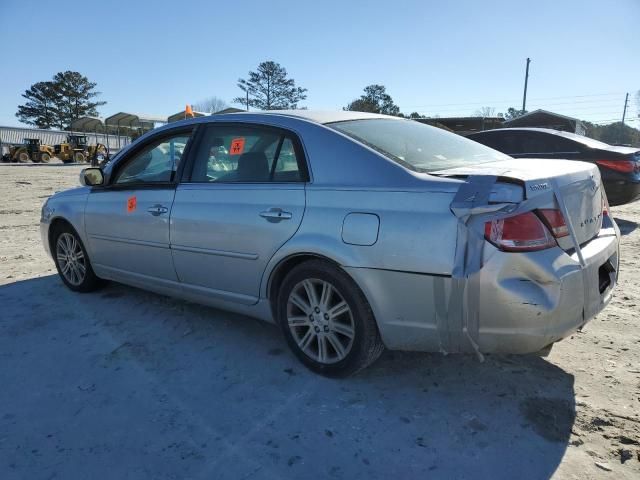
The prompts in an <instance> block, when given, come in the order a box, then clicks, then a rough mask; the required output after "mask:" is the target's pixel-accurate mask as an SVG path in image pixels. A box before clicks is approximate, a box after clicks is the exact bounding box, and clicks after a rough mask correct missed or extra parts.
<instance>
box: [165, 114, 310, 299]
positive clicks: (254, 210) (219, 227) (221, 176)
mask: <svg viewBox="0 0 640 480" xmlns="http://www.w3.org/2000/svg"><path fill="white" fill-rule="evenodd" d="M199 137H200V138H199V140H198V146H197V148H196V149H195V151H194V155H193V163H192V169H191V172H190V173H189V174H188V178H186V181H184V182H183V183H181V184H180V185H179V187H178V189H177V191H176V197H175V202H174V206H173V211H172V213H171V248H172V252H173V260H174V265H175V268H176V272H177V274H178V277H179V279H180V281H181V282H183V284H184V286H185V288H187V289H189V288H191V289H192V290H195V291H198V292H200V293H202V292H206V293H207V294H209V295H212V296H214V297H217V298H221V299H224V300H231V301H235V302H239V303H244V304H252V303H255V302H256V301H257V299H258V296H259V288H260V281H261V278H262V274H263V272H264V270H265V268H266V265H267V262H268V261H269V259H270V258H271V257H272V256H273V255H274V253H275V252H276V251H277V250H278V249H279V248H280V247H281V246H282V245H283V244H284V243H285V242H286V241H287V240H288V239H289V238H291V237H292V236H293V235H294V233H295V232H296V230H297V229H298V226H299V225H300V222H301V220H302V215H303V213H304V208H305V181H306V179H307V169H306V163H305V159H304V156H303V153H302V152H303V151H302V148H301V144H300V142H299V140H298V138H297V136H296V135H295V134H293V133H291V132H287V131H283V130H279V129H274V128H270V127H265V126H260V125H246V124H241V123H235V124H226V125H221V124H212V125H210V126H208V127H207V128H206V130H205V131H204V132H202V134H200V135H199Z"/></svg>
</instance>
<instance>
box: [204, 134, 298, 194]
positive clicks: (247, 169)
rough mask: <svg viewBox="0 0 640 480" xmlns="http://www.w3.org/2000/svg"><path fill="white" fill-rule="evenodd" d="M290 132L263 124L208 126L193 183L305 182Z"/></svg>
mask: <svg viewBox="0 0 640 480" xmlns="http://www.w3.org/2000/svg"><path fill="white" fill-rule="evenodd" d="M300 160H301V159H300V158H299V156H298V155H297V154H296V149H295V147H294V142H293V140H292V138H291V136H290V135H288V134H286V133H283V132H280V131H278V130H273V129H269V128H263V127H253V126H243V125H238V126H226V125H223V126H219V125H210V126H209V127H207V130H206V131H205V134H204V135H203V138H202V141H201V142H200V145H199V147H198V150H197V152H196V155H195V160H194V162H195V163H194V167H193V173H192V175H191V181H192V182H218V183H263V182H300V181H303V177H302V175H301V170H300V168H299V162H300Z"/></svg>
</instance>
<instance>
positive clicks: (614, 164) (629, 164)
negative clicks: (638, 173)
mask: <svg viewBox="0 0 640 480" xmlns="http://www.w3.org/2000/svg"><path fill="white" fill-rule="evenodd" d="M596 163H597V164H598V165H600V166H601V167H605V168H609V169H611V170H615V171H616V172H620V173H633V172H634V170H637V168H638V163H637V162H634V161H632V160H596Z"/></svg>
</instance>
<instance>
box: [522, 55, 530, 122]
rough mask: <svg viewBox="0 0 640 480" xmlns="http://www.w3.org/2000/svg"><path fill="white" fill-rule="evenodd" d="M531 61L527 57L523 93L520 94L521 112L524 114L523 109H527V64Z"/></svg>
mask: <svg viewBox="0 0 640 480" xmlns="http://www.w3.org/2000/svg"><path fill="white" fill-rule="evenodd" d="M530 63H531V59H530V58H529V57H527V70H526V72H525V74H524V95H523V96H522V114H523V115H524V112H525V110H526V109H527V84H528V83H529V64H530Z"/></svg>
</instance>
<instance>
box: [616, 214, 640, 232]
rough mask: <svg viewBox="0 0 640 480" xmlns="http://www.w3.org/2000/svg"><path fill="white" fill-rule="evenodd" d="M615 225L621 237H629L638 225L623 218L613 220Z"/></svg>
mask: <svg viewBox="0 0 640 480" xmlns="http://www.w3.org/2000/svg"><path fill="white" fill-rule="evenodd" d="M614 220H615V221H616V224H618V228H620V234H621V235H629V234H630V233H632V232H633V231H634V230H635V229H636V228H638V224H637V223H636V222H634V221H631V220H625V219H623V218H614Z"/></svg>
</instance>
